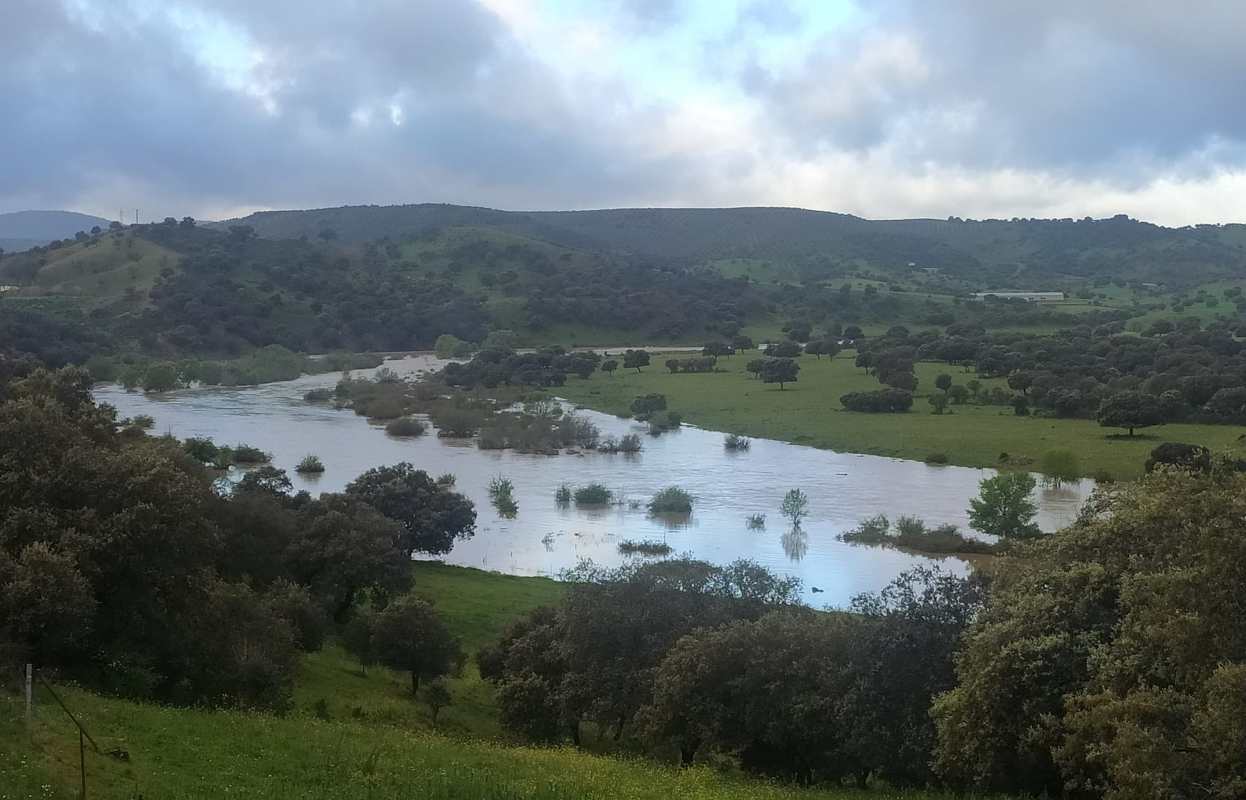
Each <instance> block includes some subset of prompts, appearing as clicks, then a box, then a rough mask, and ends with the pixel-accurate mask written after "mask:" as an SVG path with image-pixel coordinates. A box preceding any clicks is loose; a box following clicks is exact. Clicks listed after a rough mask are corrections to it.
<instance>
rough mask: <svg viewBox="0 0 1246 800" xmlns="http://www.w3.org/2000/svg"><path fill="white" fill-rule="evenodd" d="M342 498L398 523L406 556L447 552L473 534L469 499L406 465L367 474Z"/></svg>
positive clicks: (474, 524)
mask: <svg viewBox="0 0 1246 800" xmlns="http://www.w3.org/2000/svg"><path fill="white" fill-rule="evenodd" d="M346 494H347V495H348V496H350V497H355V498H358V499H360V500H362V501H364V502H365V503H367V504H369V505H371V506H372V507H373V508H375V509H376V510H377V511H380V512H381V513H382V514H384V515H385V516H387V517H389V518H390V519H392V520H395V521H396V522H398V523H399V524H400V525H401V526H402V528H403V532H402V536H401V538H400V540H399V544H400V546H401V548H402V550H403V551H404V552H406V553H407V554H410V553H412V552H421V553H431V554H434V555H435V554H440V553H448V552H450V549H451V548H452V547H454V542H455V540H456V539H468V538H470V537H471V536H473V535H474V534H475V533H476V509H475V507H473V505H472V501H471V500H468V499H467V498H466V497H464V496H463V495H461V494H458V493H457V492H454V491H452V490H451V488H450V487H447V486H442V485H441V484H439V483H437V482H436V481H434V480H433V479H432V477H430V476H429V474H428V473H427V472H425V471H424V470H422V469H416V468H415V467H414V466H412V465H411V464H409V463H407V462H403V463H400V464H395V465H394V466H392V467H376V468H374V469H370V470H368V471H367V472H365V473H363V474H362V475H360V476H359V477H358V478H356V479H355V480H353V481H351V483H350V484H348V485H347V486H346Z"/></svg>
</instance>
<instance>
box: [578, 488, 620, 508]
mask: <svg viewBox="0 0 1246 800" xmlns="http://www.w3.org/2000/svg"><path fill="white" fill-rule="evenodd" d="M613 497H614V493H613V492H611V491H610V490H609V489H607V488H606V487H605V486H603V485H602V484H600V483H590V484H589V485H588V486H581V487H580V488H579V489H576V490H575V504H576V505H577V506H604V505H606V504H607V503H609V502H610V500H611V498H613Z"/></svg>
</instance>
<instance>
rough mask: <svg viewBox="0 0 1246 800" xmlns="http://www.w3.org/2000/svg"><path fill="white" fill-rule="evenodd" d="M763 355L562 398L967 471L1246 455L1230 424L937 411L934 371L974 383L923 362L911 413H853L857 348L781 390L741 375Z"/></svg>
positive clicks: (654, 371) (614, 380)
mask: <svg viewBox="0 0 1246 800" xmlns="http://www.w3.org/2000/svg"><path fill="white" fill-rule="evenodd" d="M757 357H758V354H757V353H756V352H755V351H754V352H748V353H740V354H738V355H736V356H733V357H731V358H726V359H719V362H718V363H719V366H720V367H721V368H722V370H723V371H722V372H715V373H706V374H690V375H683V374H677V375H672V374H670V373H669V372H667V371H666V370H665V369H663V368H662V362H663V361H664V360H665V356H664V355H656V356H655V357H654V363H653V365H652V366H650V367H647V368H646V369H645V370H644V371H643V372H642V373H641V374H639V375H638V374H636V372H635V371H634V370H633V371H627V370H622V369H621V370H619V371H618V372H616V373H615V374H614V376H613V377H610V376H607V375H605V374H602V373H595V374H594V375H593V376H592V377H591V378H590V379H588V380H585V381H582V380H579V379H576V378H572V379H571V380H568V381H567V384H566V385H565V386H563V387H560V388H559V390H558V393H559V394H560V395H561V396H563V397H565V398H567V399H568V400H571V401H573V402H575V403H578V404H580V405H583V406H587V407H588V408H593V409H597V410H599V411H605V412H608V413H612V414H624V415H625V414H628V413H629V412H628V407H629V406H630V405H631V402H632V400H633V399H634V398H635V397H636V396H637V395H642V394H648V393H650V392H658V393H661V394H665V395H666V397H667V401H668V402H669V404H670V407H671V408H672V409H673V410H676V411H679V412H680V413H682V414H683V415H684V420H685V421H686V422H689V423H692V424H694V425H697V426H700V427H702V428H709V429H712V430H720V431H724V432H728V433H738V434H742V435H745V436H756V437H762V438H768V439H778V440H781V441H787V442H795V443H797V444H805V445H811V446H814V447H823V448H828V449H832V450H838V451H841V452H848V453H871V454H874V455H880V456H894V457H897V458H910V459H916V460H924V459H925V458H926V457H927V456H929V455H931V454H933V453H942V454H945V455H946V456H947V457H948V463H951V464H958V465H961V466H969V467H997V466H1000V465H1001V462H1000V455H1001V453H1007V454H1008V456H1009V463H1010V464H1012V465H1013V466H1029V467H1030V468H1037V464H1038V463H1039V460H1040V459H1041V458H1042V456H1043V454H1044V453H1046V452H1047V451H1049V450H1057V449H1069V450H1073V451H1074V452H1075V453H1077V455H1078V458H1079V460H1080V462H1081V468H1082V472H1083V474H1085V475H1095V474H1098V473H1108V474H1110V475H1112V476H1113V477H1116V478H1120V479H1128V478H1133V477H1137V476H1138V475H1140V474H1141V473H1142V469H1143V464H1144V463H1145V461H1146V458H1147V455H1148V454H1149V453H1150V451H1151V448H1153V447H1155V446H1156V445H1157V444H1159V443H1160V442H1165V441H1177V442H1190V443H1193V444H1201V445H1204V446H1206V447H1209V448H1211V449H1212V450H1216V451H1233V452H1239V451H1241V450H1242V449H1243V448H1242V444H1241V442H1239V441H1238V436H1239V435H1240V434H1241V433H1242V429H1241V428H1240V427H1237V426H1232V425H1185V424H1174V425H1161V426H1157V427H1154V428H1147V429H1144V430H1142V431H1139V433H1138V435H1136V436H1134V437H1133V438H1129V437H1127V436H1124V435H1122V433H1123V432H1120V431H1116V430H1114V429H1107V428H1101V427H1100V426H1099V425H1098V424H1097V423H1096V422H1094V421H1093V420H1083V419H1052V418H1048V417H1018V416H1015V415H1014V414H1013V411H1012V408H1011V407H1001V406H978V405H971V404H967V405H963V406H949V408H948V412H949V413H946V414H943V415H935V414H932V413H931V410H930V405H929V404H928V402H927V397H929V395H930V393H931V392H932V391H938V390H937V389H935V388H934V379H935V376H936V375H938V374H939V373H941V372H946V373H948V374H949V375H951V376H952V379H953V381H954V382H955V383H962V384H963V383H967V382H968V381H969V380H971V379H974V378H976V377H977V376H976V375H974V374H973V373H967V372H963V371H962V370H960V369H957V368H952V367H948V366H947V365H946V364H930V363H919V364H918V365H917V375H918V392H917V397H916V398H915V400H914V403H913V410H912V411H910V412H909V413H907V414H862V413H856V412H850V411H845V410H844V409H843V408H842V407H841V406H840V403H839V397H840V395H842V394H845V393H846V392H854V391H869V390H873V389H878V388H879V384H878V381H877V380H876V379H875V378H874V377H872V376H869V375H866V374H865V373H864V371H863V370H861V369H858V368H857V367H856V366H854V364H853V359H854V358H855V357H856V354H855V353H854V352H853V351H847V352H845V353H842V354H840V355H839V356H838V357H837V358H834V359H827V358H822V359H817V358H814V357H811V356H803V357H801V358H800V380H799V381H798V382H797V383H794V384H788V385H787V387H786V389H785V390H782V391H781V390H780V389H779V387H778V385H775V384H764V383H761V382H760V381H758V380H756V379H754V378H752V377H750V376H749V374H748V373H747V372H745V371H744V365H745V364H746V363H747V362H748V361H749V360H750V359H753V358H757ZM978 380H979V381H980V382H981V383H982V385H983V387H984V388H985V389H990V388H991V387H992V386H1003V385H1004V382H1003V381H1002V380H1001V379H994V380H991V379H981V378H979V379H978Z"/></svg>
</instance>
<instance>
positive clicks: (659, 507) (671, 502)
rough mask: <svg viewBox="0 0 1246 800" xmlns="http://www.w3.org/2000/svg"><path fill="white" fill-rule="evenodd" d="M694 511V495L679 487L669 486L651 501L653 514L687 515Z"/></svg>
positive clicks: (650, 511)
mask: <svg viewBox="0 0 1246 800" xmlns="http://www.w3.org/2000/svg"><path fill="white" fill-rule="evenodd" d="M691 511H692V495H690V494H688V493H687V492H685V491H684V490H683V489H680V488H679V487H678V486H668V487H667V488H665V489H663V490H662V491H660V492H658V493H657V494H655V495H654V496H653V499H652V500H650V501H649V513H651V514H687V513H689V512H691Z"/></svg>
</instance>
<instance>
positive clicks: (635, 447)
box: [619, 433, 642, 453]
mask: <svg viewBox="0 0 1246 800" xmlns="http://www.w3.org/2000/svg"><path fill="white" fill-rule="evenodd" d="M641 446H642V445H641V443H640V436H638V435H637V434H635V433H629V434H626V435H624V436H622V437H621V438H620V439H619V452H620V453H639V452H640V449H641Z"/></svg>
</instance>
